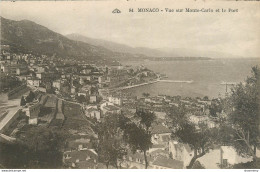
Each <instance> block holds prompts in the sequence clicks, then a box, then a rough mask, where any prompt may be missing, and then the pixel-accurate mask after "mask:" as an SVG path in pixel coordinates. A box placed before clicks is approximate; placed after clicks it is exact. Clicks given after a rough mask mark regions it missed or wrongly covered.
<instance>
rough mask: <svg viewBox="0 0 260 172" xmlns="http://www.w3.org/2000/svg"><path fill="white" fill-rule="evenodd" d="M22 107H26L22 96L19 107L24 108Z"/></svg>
mask: <svg viewBox="0 0 260 172" xmlns="http://www.w3.org/2000/svg"><path fill="white" fill-rule="evenodd" d="M24 105H26V100H25V98H24V96H22V97H21V102H20V106H24Z"/></svg>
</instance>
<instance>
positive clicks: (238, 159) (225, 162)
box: [220, 146, 253, 168]
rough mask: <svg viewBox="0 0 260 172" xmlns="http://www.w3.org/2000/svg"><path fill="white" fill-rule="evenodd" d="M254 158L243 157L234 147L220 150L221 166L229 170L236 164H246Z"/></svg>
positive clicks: (225, 147) (224, 147)
mask: <svg viewBox="0 0 260 172" xmlns="http://www.w3.org/2000/svg"><path fill="white" fill-rule="evenodd" d="M252 160H253V158H252V157H242V156H240V155H239V154H238V153H237V152H236V150H235V149H234V148H233V147H232V146H221V148H220V166H221V168H229V167H231V166H232V165H234V164H238V163H246V162H250V161H252Z"/></svg>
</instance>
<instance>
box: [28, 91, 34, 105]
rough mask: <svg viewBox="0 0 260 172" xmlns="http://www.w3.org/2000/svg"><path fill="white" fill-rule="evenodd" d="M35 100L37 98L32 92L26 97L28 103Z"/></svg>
mask: <svg viewBox="0 0 260 172" xmlns="http://www.w3.org/2000/svg"><path fill="white" fill-rule="evenodd" d="M34 98H35V94H34V92H32V91H30V93H29V95H28V96H27V97H26V103H30V102H32V101H33V100H34Z"/></svg>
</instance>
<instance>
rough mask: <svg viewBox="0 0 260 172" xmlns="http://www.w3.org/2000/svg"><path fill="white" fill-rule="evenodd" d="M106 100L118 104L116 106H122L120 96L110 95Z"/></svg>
mask: <svg viewBox="0 0 260 172" xmlns="http://www.w3.org/2000/svg"><path fill="white" fill-rule="evenodd" d="M108 101H109V102H110V103H113V104H115V105H118V106H122V105H123V101H122V98H120V97H113V96H110V97H108Z"/></svg>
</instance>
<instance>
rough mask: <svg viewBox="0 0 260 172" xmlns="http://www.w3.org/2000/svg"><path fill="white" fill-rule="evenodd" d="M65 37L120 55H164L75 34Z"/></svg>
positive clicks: (160, 52)
mask: <svg viewBox="0 0 260 172" xmlns="http://www.w3.org/2000/svg"><path fill="white" fill-rule="evenodd" d="M66 37H68V38H69V39H72V40H75V41H82V42H85V43H88V44H91V45H95V46H102V47H105V48H107V49H109V50H111V51H117V52H121V53H131V54H139V55H141V54H143V55H145V56H150V57H163V56H165V55H166V54H165V53H164V52H162V51H159V50H155V49H151V48H146V47H137V48H133V47H130V46H127V45H124V44H119V43H115V42H111V41H106V40H102V39H93V38H89V37H86V36H83V35H80V34H76V33H73V34H69V35H66Z"/></svg>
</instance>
